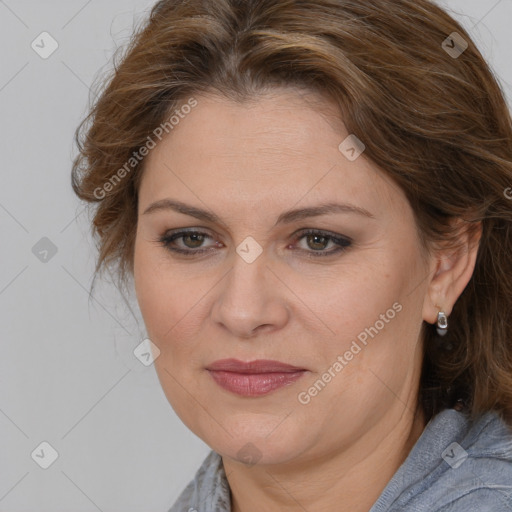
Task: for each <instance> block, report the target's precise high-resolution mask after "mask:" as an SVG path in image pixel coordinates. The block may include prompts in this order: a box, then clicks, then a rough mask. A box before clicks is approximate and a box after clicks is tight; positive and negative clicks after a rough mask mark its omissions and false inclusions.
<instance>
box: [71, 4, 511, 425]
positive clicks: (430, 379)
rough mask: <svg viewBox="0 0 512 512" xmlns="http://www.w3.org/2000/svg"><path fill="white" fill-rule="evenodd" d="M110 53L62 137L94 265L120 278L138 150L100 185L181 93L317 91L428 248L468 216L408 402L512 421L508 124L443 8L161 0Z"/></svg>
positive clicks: (479, 60)
mask: <svg viewBox="0 0 512 512" xmlns="http://www.w3.org/2000/svg"><path fill="white" fill-rule="evenodd" d="M453 32H457V33H458V34H459V35H460V36H462V38H463V39H464V40H465V41H466V42H467V43H468V45H469V46H468V48H467V49H465V51H463V52H462V54H460V55H458V56H457V55H453V54H452V55H450V54H449V52H448V51H447V48H450V47H454V49H455V50H456V49H460V51H462V50H463V47H461V46H460V42H457V43H456V40H455V39H450V37H451V34H452V33H453ZM446 41H447V42H446ZM459 53H460V52H459ZM116 57H119V54H118V55H116ZM114 64H115V65H114V70H113V72H112V76H110V77H108V79H102V85H104V87H103V90H102V91H101V94H100V95H99V97H98V99H97V101H95V102H94V104H93V105H92V106H91V109H90V112H89V114H88V116H87V117H86V118H85V119H84V120H83V122H82V123H81V125H80V126H79V128H78V129H77V132H76V135H75V136H76V142H77V145H78V148H79V154H78V156H77V157H76V160H75V161H74V165H73V170H72V186H73V190H74V191H75V193H76V194H77V195H78V197H80V198H81V199H82V200H84V201H87V202H89V203H91V206H93V207H94V218H93V224H92V231H93V235H94V237H95V239H96V240H97V242H98V250H99V257H98V260H97V266H96V271H95V277H96V275H97V274H98V273H99V272H100V271H101V270H103V269H105V268H110V267H111V266H113V267H114V269H115V275H116V276H117V277H118V278H119V280H118V283H119V284H121V285H122V284H123V283H124V284H126V282H127V279H128V278H129V277H130V276H133V253H134V241H135V233H136V226H137V194H138V187H139V183H140V178H141V176H142V173H143V168H144V160H142V161H141V162H140V163H137V165H135V166H134V167H133V169H131V170H130V172H125V173H123V178H122V179H121V180H118V182H116V184H115V186H112V187H108V193H104V192H105V190H106V187H105V184H106V183H107V182H108V181H109V180H112V177H113V176H114V175H115V174H116V172H118V170H119V169H120V168H122V167H123V165H125V164H126V162H127V161H129V159H130V158H131V157H132V156H133V154H134V153H137V152H138V151H140V148H141V147H143V146H144V145H145V144H146V143H147V141H148V137H150V136H152V134H153V133H154V130H155V128H157V127H158V126H159V125H160V124H162V123H164V122H165V121H166V120H167V119H168V117H169V115H170V113H172V112H173V111H174V110H176V109H177V108H178V106H179V105H180V104H181V103H182V102H183V101H184V100H185V101H186V100H187V99H188V98H190V97H193V95H194V94H201V93H209V92H210V93H211V92H215V93H217V94H221V95H223V96H224V97H226V98H228V99H231V100H233V101H240V102H243V101H245V100H248V99H251V98H255V97H257V95H258V94H260V93H261V92H264V91H267V90H269V89H272V88H274V87H279V86H296V87H298V88H303V89H304V88H305V89H306V90H311V91H315V92H318V93H320V94H321V95H323V96H324V97H326V98H329V99H330V100H332V101H334V102H335V104H336V105H339V109H340V112H341V113H342V120H343V122H344V123H345V126H346V128H347V130H348V132H349V133H354V134H357V136H358V137H359V138H360V139H361V140H363V142H364V144H365V145H366V150H365V155H366V157H367V158H369V159H370V160H372V161H373V162H374V163H375V164H377V165H378V166H379V167H380V168H381V169H382V170H383V172H385V173H386V174H387V175H388V176H390V177H391V178H392V179H393V180H394V181H395V182H396V183H397V184H398V185H399V186H400V187H401V188H402V190H403V191H404V192H405V194H406V196H407V198H408V200H409V202H410V204H411V207H412V209H413V211H414V215H415V220H416V224H417V229H418V233H419V234H420V239H421V243H422V248H423V249H424V250H425V251H426V253H427V254H430V251H431V250H432V249H433V248H434V247H435V246H436V244H438V243H444V244H454V243H455V242H456V240H457V235H458V234H459V233H458V232H456V231H455V230H454V228H453V227H452V224H451V223H450V221H451V220H452V219H455V218H464V219H465V220H466V223H465V224H464V225H465V226H466V227H467V229H468V230H476V229H477V227H478V223H479V222H481V225H482V230H483V231H482V237H481V240H480V247H479V249H478V254H477V261H476V266H475V270H474V273H473V276H472V278H471V280H470V282H469V283H468V285H467V287H466V288H465V289H464V291H463V293H462V294H461V296H460V297H459V299H458V301H457V302H456V304H455V305H454V308H453V311H452V314H451V316H450V329H449V331H448V334H447V335H446V336H445V337H444V338H443V339H442V340H443V343H442V344H440V343H439V336H438V335H437V334H436V331H435V328H434V326H432V325H430V324H427V323H425V322H424V325H423V331H422V336H423V343H424V364H423V370H422V376H421V382H420V390H419V399H420V403H421V404H422V405H423V408H424V411H425V413H426V416H427V418H431V417H432V416H433V415H435V414H437V413H438V412H440V411H441V410H443V409H445V408H447V407H452V406H454V405H455V403H456V400H457V399H462V400H463V402H462V403H463V406H464V407H465V408H466V410H467V412H468V414H470V415H471V417H472V418H475V417H476V416H477V415H480V414H482V413H484V412H486V411H491V410H494V411H497V412H498V413H499V414H500V415H501V417H502V418H504V419H505V420H506V421H507V422H508V423H509V424H510V425H512V321H511V311H512V209H511V207H512V201H511V200H510V199H508V198H507V196H508V193H507V192H506V191H507V190H509V191H510V189H509V187H511V186H512V120H511V116H510V111H509V109H508V107H507V103H506V101H505V98H504V93H503V90H502V88H501V86H500V84H499V82H498V79H497V78H496V77H495V76H494V74H493V72H492V71H491V70H490V68H489V66H488V64H487V63H486V62H485V60H484V58H483V57H482V55H481V53H480V52H479V51H478V49H477V48H476V47H475V44H474V43H473V42H472V40H471V38H470V36H469V34H468V33H467V32H466V31H465V30H464V28H462V26H461V25H460V24H459V23H457V22H456V21H455V20H454V19H452V17H451V16H450V15H449V14H448V13H446V12H445V11H444V10H442V9H441V8H440V7H438V6H437V5H435V4H434V3H431V2H430V1H428V0H372V1H371V2H368V1H365V0H162V1H160V2H158V3H157V4H156V5H155V6H154V7H153V9H152V11H151V13H150V15H149V16H148V18H147V19H146V20H145V21H144V23H143V24H142V26H141V27H140V28H139V29H138V30H136V31H135V33H134V35H133V37H132V39H131V41H130V44H129V45H128V46H127V47H126V48H125V52H124V54H123V55H122V56H121V57H120V59H119V62H116V61H115V62H114ZM118 176H119V174H118ZM110 183H112V181H110ZM98 190H102V193H101V194H98ZM100 196H101V197H100ZM103 196H104V197H103ZM450 347H451V349H449V348H450ZM459 403H460V402H459Z"/></svg>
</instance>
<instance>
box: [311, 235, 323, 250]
mask: <svg viewBox="0 0 512 512" xmlns="http://www.w3.org/2000/svg"><path fill="white" fill-rule="evenodd" d="M311 239H315V240H318V239H320V240H323V241H324V243H322V242H320V245H321V247H317V249H325V240H326V237H325V236H320V235H309V240H311ZM314 243H317V242H314ZM312 249H314V247H312Z"/></svg>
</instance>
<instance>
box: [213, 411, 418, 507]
mask: <svg viewBox="0 0 512 512" xmlns="http://www.w3.org/2000/svg"><path fill="white" fill-rule="evenodd" d="M393 416H395V418H394V419H391V418H385V419H383V420H382V423H379V424H378V425H376V426H375V427H374V428H373V429H372V430H370V431H368V432H367V434H366V435H364V436H362V437H361V438H359V439H358V440H357V442H356V443H354V444H352V445H351V446H349V447H348V448H347V447H343V448H342V449H339V450H338V451H333V450H328V451H327V453H325V454H322V455H320V456H318V455H317V456H308V455H304V454H303V455H301V457H300V458H296V459H293V460H292V461H290V462H287V463H285V464H279V465H277V464H272V465H255V466H252V467H247V466H246V465H244V464H242V463H240V462H238V461H236V460H233V459H229V458H226V457H223V465H224V469H225V472H226V475H227V479H228V482H229V486H230V489H231V511H232V512H259V511H261V510H265V511H268V512H274V511H275V512H277V511H280V512H281V511H296V510H308V511H311V512H321V511H324V510H325V511H328V510H337V511H339V512H345V511H346V512H348V511H350V512H368V510H369V509H370V508H371V506H372V505H373V504H374V503H375V502H376V501H377V499H378V497H379V496H380V494H381V493H382V491H383V490H384V488H385V487H386V485H387V483H388V482H389V481H390V480H391V478H392V476H393V475H394V474H395V472H396V471H397V469H398V468H399V467H400V465H401V464H402V463H403V462H404V461H405V459H406V458H407V455H408V454H409V452H410V450H411V449H412V447H413V446H414V444H415V443H416V441H417V440H418V439H419V437H420V436H421V434H422V432H423V430H424V428H425V423H426V421H425V417H424V414H423V411H422V409H421V407H418V408H417V410H416V411H415V412H414V413H411V412H410V409H408V408H406V410H405V411H404V410H403V405H402V408H401V411H396V412H395V414H394V415H393Z"/></svg>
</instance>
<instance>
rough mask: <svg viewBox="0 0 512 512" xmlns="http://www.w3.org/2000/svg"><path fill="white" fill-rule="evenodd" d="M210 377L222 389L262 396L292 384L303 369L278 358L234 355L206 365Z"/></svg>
mask: <svg viewBox="0 0 512 512" xmlns="http://www.w3.org/2000/svg"><path fill="white" fill-rule="evenodd" d="M206 369H207V370H208V372H209V373H210V375H211V376H212V378H213V380H214V381H215V382H216V383H217V384H218V385H219V386H220V387H222V388H223V389H225V390H227V391H230V392H232V393H235V394H237V395H241V396H247V397H255V396H262V395H266V394H268V393H271V392H272V391H276V390H277V389H280V388H282V387H284V386H288V385H290V384H293V383H294V382H295V381H296V380H298V379H300V378H301V377H302V376H303V375H304V373H305V372H306V371H307V370H305V369H304V368H299V367H297V366H292V365H289V364H286V363H281V362H280V361H271V360H262V359H261V360H256V361H250V362H247V363H245V362H243V361H239V360H237V359H223V360H219V361H215V362H214V363H212V364H211V365H209V366H208V367H207V368H206Z"/></svg>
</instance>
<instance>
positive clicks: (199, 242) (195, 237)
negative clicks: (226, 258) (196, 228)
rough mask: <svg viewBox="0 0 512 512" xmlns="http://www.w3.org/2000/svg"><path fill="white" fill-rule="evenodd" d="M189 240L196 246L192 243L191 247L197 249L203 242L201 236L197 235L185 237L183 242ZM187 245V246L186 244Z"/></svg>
mask: <svg viewBox="0 0 512 512" xmlns="http://www.w3.org/2000/svg"><path fill="white" fill-rule="evenodd" d="M187 239H188V240H190V239H194V240H193V242H194V241H195V242H197V244H196V245H194V244H193V243H192V247H199V246H200V245H201V243H202V242H203V235H198V234H192V235H187V236H186V237H185V240H187ZM187 245H188V244H187Z"/></svg>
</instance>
